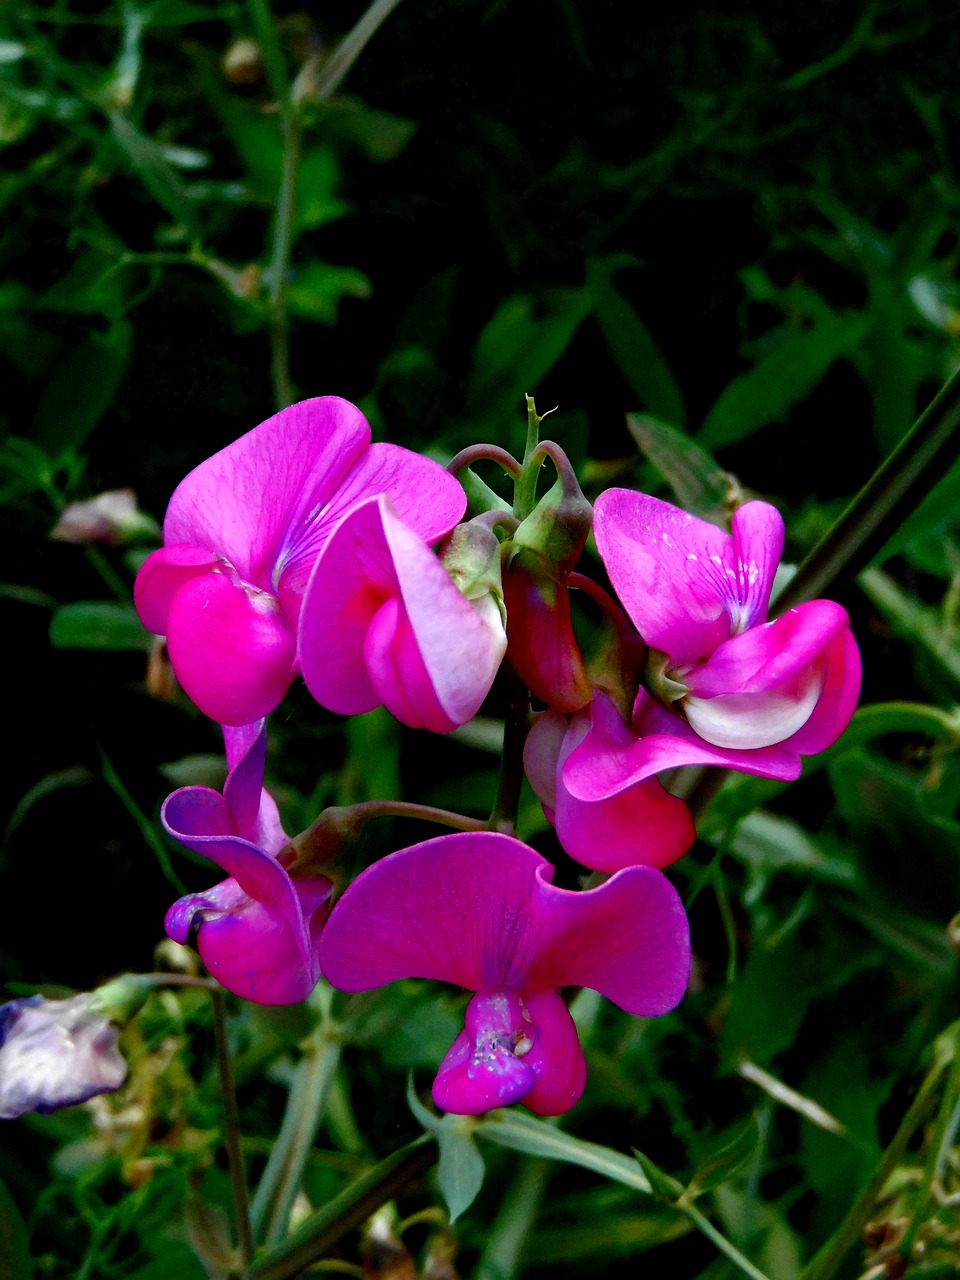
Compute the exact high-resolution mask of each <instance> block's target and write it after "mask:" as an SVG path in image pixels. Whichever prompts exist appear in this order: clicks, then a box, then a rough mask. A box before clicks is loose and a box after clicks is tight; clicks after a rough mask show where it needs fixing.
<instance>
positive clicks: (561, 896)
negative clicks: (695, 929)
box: [320, 832, 690, 1115]
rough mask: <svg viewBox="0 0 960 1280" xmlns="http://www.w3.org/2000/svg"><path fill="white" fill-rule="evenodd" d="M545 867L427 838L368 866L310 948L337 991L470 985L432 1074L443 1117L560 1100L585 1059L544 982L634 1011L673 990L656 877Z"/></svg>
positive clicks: (512, 853) (652, 1010)
mask: <svg viewBox="0 0 960 1280" xmlns="http://www.w3.org/2000/svg"><path fill="white" fill-rule="evenodd" d="M552 874H553V868H552V867H551V866H550V864H549V863H548V862H546V861H545V860H544V859H543V858H541V857H540V855H539V854H538V853H535V852H534V851H533V850H532V849H530V848H528V847H527V846H526V845H524V844H521V843H520V841H519V840H514V839H512V838H511V837H509V836H505V835H497V834H494V833H492V832H489V833H488V832H481V833H459V834H456V835H448V836H440V837H439V838H438V839H436V840H427V841H426V842H425V843H423V844H418V845H414V846H413V847H412V848H409V849H402V850H400V852H399V853H394V854H391V855H390V856H389V857H386V858H383V859H381V861H379V862H377V863H374V865H373V866H372V867H370V868H368V869H367V870H366V871H364V872H363V873H362V875H360V876H359V877H358V878H357V880H355V881H354V883H353V884H352V885H351V886H350V888H349V889H347V891H346V893H345V894H344V895H343V897H342V899H341V900H340V901H339V902H338V903H337V905H336V907H335V908H334V910H333V913H332V914H331V916H330V920H329V922H328V924H327V927H326V929H325V930H324V934H323V937H322V939H321V951H320V955H321V962H322V965H323V971H324V974H325V975H326V977H327V979H328V980H329V981H330V982H331V983H332V984H333V986H335V987H338V988H339V989H340V990H342V991H367V990H369V989H371V988H373V987H379V986H383V985H384V984H385V983H388V982H395V981H397V980H398V979H401V978H435V979H439V980H440V981H443V982H452V983H454V984H455V985H457V986H460V987H466V988H467V989H468V990H471V991H474V992H476V995H475V996H474V997H473V999H472V1000H471V1001H470V1003H469V1005H468V1006H467V1013H466V1026H465V1029H464V1030H463V1031H462V1032H461V1033H460V1035H459V1036H458V1037H457V1038H456V1040H455V1041H454V1043H453V1045H452V1046H451V1048H450V1050H449V1052H448V1053H447V1055H446V1057H445V1058H444V1060H443V1063H442V1065H441V1067H440V1071H439V1073H438V1075H437V1078H436V1081H435V1082H434V1086H433V1097H434V1101H435V1102H436V1104H437V1106H438V1107H440V1108H442V1109H443V1110H445V1111H452V1112H455V1113H458V1114H461V1115H478V1114H480V1113H482V1112H484V1111H489V1110H491V1109H493V1108H494V1107H504V1106H510V1105H511V1103H514V1102H522V1103H523V1104H524V1106H526V1107H528V1108H529V1109H530V1110H531V1111H535V1112H537V1113H538V1114H539V1115H559V1114H561V1113H562V1112H564V1111H568V1110H569V1109H570V1107H572V1106H573V1104H574V1103H575V1102H576V1101H577V1099H578V1098H579V1097H580V1094H581V1093H582V1091H583V1087H584V1083H585V1080H586V1067H585V1065H584V1060H583V1052H582V1050H581V1048H580V1044H579V1041H578V1039H577V1032H576V1028H575V1027H574V1024H573V1019H572V1018H571V1017H570V1014H569V1012H568V1011H567V1007H566V1005H565V1004H564V1002H563V1000H562V999H561V998H560V995H559V994H558V990H557V988H559V987H563V986H568V985H570V986H584V987H591V988H592V989H593V990H595V991H599V992H601V993H602V994H603V995H605V996H606V997H607V998H608V999H610V1000H612V1001H613V1002H614V1003H615V1004H617V1005H619V1006H620V1008H621V1009H625V1010H626V1011H627V1012H628V1013H635V1014H640V1015H643V1016H645V1017H652V1016H655V1015H657V1014H661V1013H666V1012H667V1011H668V1010H670V1009H672V1008H674V1006H675V1005H676V1004H677V1003H678V1002H679V1001H680V999H681V998H682V996H683V993H684V991H685V990H686V985H687V981H688V978H689V972H690V943H689V934H688V928H687V920H686V916H685V915H684V911H683V907H682V906H681V903H680V899H679V898H678V896H677V893H676V891H675V890H674V889H673V887H672V886H671V885H670V883H669V882H668V881H667V880H666V879H665V878H664V877H663V876H662V875H661V874H660V873H659V872H657V871H653V870H651V869H650V868H649V867H630V868H628V869H627V870H625V871H621V872H619V873H618V874H617V875H615V876H614V877H613V878H612V879H611V880H608V881H607V883H606V884H603V885H601V886H600V887H599V888H598V889H592V890H590V891H589V892H585V893H573V892H570V891H569V890H566V889H558V888H556V887H555V886H554V885H552V884H551V883H550V879H551V876H552Z"/></svg>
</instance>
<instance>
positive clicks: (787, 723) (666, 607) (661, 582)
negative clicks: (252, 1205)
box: [564, 489, 860, 800]
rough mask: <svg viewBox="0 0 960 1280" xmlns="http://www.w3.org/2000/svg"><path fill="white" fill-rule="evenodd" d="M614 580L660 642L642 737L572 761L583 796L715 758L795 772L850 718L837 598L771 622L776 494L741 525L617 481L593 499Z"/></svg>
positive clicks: (569, 780)
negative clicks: (703, 516) (704, 516)
mask: <svg viewBox="0 0 960 1280" xmlns="http://www.w3.org/2000/svg"><path fill="white" fill-rule="evenodd" d="M594 528H595V532H596V539H597V547H598V549H599V551H600V555H601V558H602V559H603V562H604V564H605V565H606V568H607V572H608V573H609V575H610V580H611V582H612V583H613V586H614V588H615V590H616V591H617V594H618V595H619V597H620V599H621V601H622V602H623V605H624V607H625V609H626V611H627V613H628V614H629V616H630V619H631V621H632V622H633V624H634V626H635V627H636V628H637V630H638V631H639V633H640V635H641V637H642V638H643V640H644V641H645V642H646V644H647V645H649V647H650V653H649V655H648V660H647V669H646V674H645V677H644V683H645V685H646V688H643V689H641V690H640V693H639V695H638V697H637V700H636V703H635V705H634V708H633V720H632V725H631V728H632V730H633V736H634V740H633V742H632V743H631V742H627V741H623V742H622V743H620V744H619V745H616V746H613V747H611V749H610V750H609V751H604V752H600V751H598V750H596V749H595V748H596V745H597V744H596V742H594V743H593V744H592V745H591V746H589V747H588V746H587V744H586V743H585V744H584V745H583V746H581V747H580V748H578V749H577V750H576V751H574V752H573V753H572V754H571V756H570V759H569V760H568V763H567V765H566V767H565V769H564V779H565V781H566V784H567V785H568V786H570V788H571V790H572V791H573V792H574V794H575V795H577V796H578V797H579V798H580V799H592V800H596V799H599V798H601V796H609V795H612V794H619V793H620V792H621V791H623V790H624V789H625V788H627V787H629V786H633V785H634V784H636V783H637V782H640V781H642V780H643V779H644V778H647V777H651V776H652V775H653V774H655V773H657V772H659V771H660V770H661V769H669V768H673V767H675V766H677V765H686V764H716V765H722V766H725V767H727V768H731V769H739V770H743V771H745V772H747V773H756V774H759V775H761V776H764V777H772V778H783V779H790V778H796V777H798V776H799V773H800V757H801V756H804V755H811V754H813V753H815V752H818V751H822V750H824V749H825V748H826V747H828V746H830V745H831V744H832V743H833V742H835V741H836V739H837V738H838V737H839V736H840V734H841V733H842V732H843V730H844V729H845V728H846V726H847V724H848V723H849V721H850V717H851V716H852V714H853V711H854V708H855V706H856V702H857V697H858V695H859V691H860V656H859V653H858V651H857V646H856V643H855V641H854V639H853V636H852V635H851V633H850V626H849V619H848V617H847V614H846V611H845V610H844V609H842V608H841V607H840V605H838V604H835V603H833V601H830V600H813V601H811V602H809V603H807V604H802V605H799V606H798V607H797V608H795V609H791V610H789V612H787V613H786V614H784V615H783V616H782V617H781V618H778V619H776V621H774V622H767V621H766V616H767V607H768V604H769V600H770V590H771V587H772V585H773V577H774V573H775V572H776V567H777V564H778V562H779V559H780V552H781V549H782V547H783V521H782V519H781V517H780V515H779V513H778V512H777V511H776V510H775V509H774V508H773V507H771V506H769V505H768V504H767V503H765V502H750V503H747V504H746V506H743V507H741V508H740V510H739V511H737V512H736V514H735V515H734V517H733V534H732V536H731V535H728V534H725V533H723V532H722V530H720V529H718V528H716V527H715V526H714V525H712V524H708V523H707V522H706V521H704V520H700V519H698V518H697V517H696V516H692V515H689V514H687V513H686V512H684V511H681V510H679V509H678V508H677V507H673V506H671V505H670V504H669V503H667V502H661V501H660V500H659V499H657V498H650V497H647V496H645V495H643V494H639V493H634V492H632V491H630V490H626V489H609V490H607V492H605V493H603V494H601V496H600V498H599V499H598V501H597V504H596V508H595V525H594Z"/></svg>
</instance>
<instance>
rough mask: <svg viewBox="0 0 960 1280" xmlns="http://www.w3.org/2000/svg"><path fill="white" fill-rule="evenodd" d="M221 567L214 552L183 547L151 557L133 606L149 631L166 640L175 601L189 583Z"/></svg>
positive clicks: (137, 585) (142, 569)
mask: <svg viewBox="0 0 960 1280" xmlns="http://www.w3.org/2000/svg"><path fill="white" fill-rule="evenodd" d="M219 564H220V561H219V560H218V558H217V556H215V555H214V554H213V552H212V551H208V550H206V548H204V547H193V546H185V545H184V544H182V543H181V544H178V545H176V546H172V547H161V548H160V549H159V551H154V553H153V555H150V556H148V557H147V558H146V560H145V561H144V562H143V564H142V565H141V566H140V572H139V573H138V574H137V577H136V581H135V582H134V584H133V602H134V604H135V605H136V607H137V613H139V615H140V621H141V622H142V623H143V625H144V626H145V627H146V628H147V630H148V631H152V632H154V633H155V634H156V635H158V636H165V635H166V634H167V628H168V617H169V613H170V604H171V601H172V600H173V597H174V596H175V595H176V593H177V592H178V591H179V590H180V588H181V587H182V586H183V585H184V583H185V582H189V581H190V579H191V578H197V577H202V576H204V575H206V574H208V573H210V572H211V571H212V570H213V569H215V568H216V567H217V566H218V565H219Z"/></svg>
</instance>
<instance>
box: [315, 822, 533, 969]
mask: <svg viewBox="0 0 960 1280" xmlns="http://www.w3.org/2000/svg"><path fill="white" fill-rule="evenodd" d="M552 874H553V868H552V867H551V866H550V864H549V863H548V862H547V861H546V860H545V859H544V858H541V857H540V855H539V854H538V853H535V852H534V851H533V850H532V849H530V848H529V847H528V846H527V845H525V844H521V842H520V841H519V840H514V839H512V838H511V837H510V836H504V835H498V834H496V833H494V832H457V833H456V834H454V835H449V836H438V837H437V838H436V839H434V840H427V841H425V842H424V843H423V844H417V845H412V846H411V847H410V848H409V849H401V850H400V851H399V852H398V853H393V854H390V855H389V856H388V857H386V858H381V859H380V861H379V862H375V863H374V864H373V866H371V867H368V868H367V870H366V871H364V872H363V873H362V874H361V875H359V876H358V877H357V879H356V880H355V881H354V882H353V884H352V885H350V887H349V888H348V889H347V891H346V892H345V893H344V895H343V897H342V898H341V899H340V901H339V902H338V903H337V904H336V906H335V907H334V909H333V912H332V913H331V916H330V919H329V921H328V922H327V925H326V928H325V929H324V932H323V937H322V938H321V943H320V962H321V966H322V968H323V972H324V974H325V975H326V977H327V979H328V980H329V981H330V983H331V984H332V985H333V986H335V987H338V988H339V989H340V990H341V991H368V990H370V989H371V988H372V987H380V986H384V985H385V984H386V983H388V982H394V981H396V980H397V979H399V978H436V979H439V980H440V981H442V982H451V983H453V984H454V985H455V986H460V987H466V988H467V989H469V990H471V991H478V990H491V989H493V988H495V987H498V986H510V987H513V988H514V989H520V988H521V987H522V985H523V983H522V978H523V977H524V975H525V974H526V972H527V970H528V968H529V957H528V951H529V948H528V939H527V934H528V928H529V920H528V917H529V905H530V900H531V894H532V893H533V891H534V884H535V882H536V880H537V877H538V875H540V876H542V877H546V878H547V879H549V877H550V876H551V875H552ZM374 940H375V941H374Z"/></svg>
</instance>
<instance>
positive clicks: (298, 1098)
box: [250, 1024, 340, 1244]
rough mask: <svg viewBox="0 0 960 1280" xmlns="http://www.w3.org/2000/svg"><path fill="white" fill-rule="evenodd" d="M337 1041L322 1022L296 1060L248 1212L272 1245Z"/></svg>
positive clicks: (296, 1183)
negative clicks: (281, 1118) (280, 1117)
mask: <svg viewBox="0 0 960 1280" xmlns="http://www.w3.org/2000/svg"><path fill="white" fill-rule="evenodd" d="M339 1060H340V1045H339V1044H338V1043H337V1042H336V1041H334V1040H332V1039H331V1038H330V1035H329V1032H328V1030H327V1028H326V1026H324V1025H323V1024H321V1025H320V1026H319V1027H318V1028H317V1030H316V1031H315V1032H314V1033H313V1035H311V1037H310V1039H309V1040H308V1041H307V1044H306V1046H305V1048H304V1053H303V1057H302V1058H301V1060H300V1062H299V1063H298V1064H297V1067H296V1069H295V1071H294V1075H293V1080H292V1082H291V1085H290V1092H289V1094H288V1095H287V1106H286V1110H285V1111H284V1115H283V1123H282V1124H281V1126H280V1132H279V1133H278V1134H277V1140H276V1142H275V1143H274V1144H273V1150H272V1151H271V1153H270V1159H269V1160H268V1161H267V1166H266V1168H265V1169H264V1171H263V1176H262V1177H261V1179H260V1184H259V1186H258V1187H257V1191H256V1194H255V1196H254V1197H253V1204H252V1206H251V1211H250V1216H251V1222H252V1227H253V1233H254V1235H255V1236H256V1237H257V1238H258V1239H260V1238H262V1239H263V1240H265V1241H266V1243H267V1244H274V1243H276V1241H278V1240H281V1239H282V1238H283V1237H284V1235H286V1232H287V1227H288V1224H289V1222H290V1211H291V1209H292V1208H293V1202H294V1200H295V1199H296V1198H297V1192H298V1191H299V1189H300V1184H301V1182H302V1181H303V1171H304V1169H305V1168H306V1165H307V1160H308V1159H309V1157H310V1151H311V1149H312V1147H313V1143H314V1140H315V1139H316V1136H317V1129H318V1128H319V1126H320V1119H321V1117H322V1115H323V1112H324V1107H325V1104H326V1099H327V1094H328V1092H329V1089H330V1082H331V1081H332V1079H333V1073H334V1072H335V1071H336V1069H337V1063H338V1062H339Z"/></svg>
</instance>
